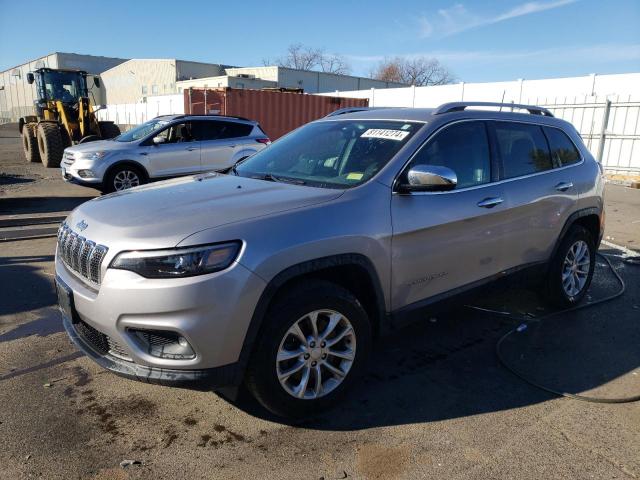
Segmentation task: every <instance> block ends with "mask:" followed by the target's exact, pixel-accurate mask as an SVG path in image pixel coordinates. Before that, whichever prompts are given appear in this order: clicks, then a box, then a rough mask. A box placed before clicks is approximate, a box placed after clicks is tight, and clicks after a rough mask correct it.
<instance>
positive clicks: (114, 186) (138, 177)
mask: <svg viewBox="0 0 640 480" xmlns="http://www.w3.org/2000/svg"><path fill="white" fill-rule="evenodd" d="M145 183H147V177H146V175H145V174H144V173H143V172H142V170H141V169H140V168H138V167H136V166H134V165H127V164H125V165H120V166H117V167H115V168H113V169H111V170H109V172H107V175H106V176H105V179H104V183H103V184H102V189H101V190H102V192H103V193H112V192H121V191H123V190H128V189H129V188H133V187H137V186H138V185H144V184H145Z"/></svg>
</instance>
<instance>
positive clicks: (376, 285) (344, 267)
mask: <svg viewBox="0 0 640 480" xmlns="http://www.w3.org/2000/svg"><path fill="white" fill-rule="evenodd" d="M309 279H322V280H328V281H331V282H333V283H336V284H337V285H340V286H341V287H343V288H345V289H347V290H349V291H350V292H351V293H353V295H355V296H356V298H358V300H359V301H360V303H361V304H362V306H363V308H364V309H365V311H366V312H367V314H368V316H369V318H370V320H371V323H372V325H371V326H372V329H373V332H374V335H378V334H380V333H381V331H384V329H386V319H387V315H386V309H385V304H384V294H383V290H382V285H381V283H380V279H379V278H378V274H377V273H376V271H375V268H374V266H373V263H372V262H371V260H369V259H368V258H367V257H366V256H364V255H362V254H358V253H348V254H340V255H332V256H328V257H322V258H318V259H314V260H309V261H305V262H302V263H299V264H296V265H293V266H290V267H288V268H286V269H284V270H283V271H281V272H280V273H278V274H277V275H276V276H275V277H273V279H271V281H270V282H269V283H268V284H267V286H266V287H265V289H264V290H263V292H262V295H261V296H260V299H259V300H258V303H257V305H256V308H255V309H254V312H253V316H252V317H251V321H250V323H249V328H248V329H247V333H246V335H245V339H244V342H243V345H242V351H241V353H240V359H239V363H240V365H241V368H240V369H239V372H241V375H244V371H245V367H246V366H247V364H248V362H249V359H250V358H251V354H252V353H253V349H254V346H255V343H256V342H255V340H256V339H257V338H258V336H259V333H260V332H261V330H262V329H263V328H264V326H265V322H264V319H265V317H266V314H267V312H268V311H269V307H270V306H271V305H273V303H274V302H275V301H277V300H278V298H280V296H281V295H284V294H285V292H286V290H287V287H289V286H290V285H292V284H293V283H297V282H300V281H305V280H309ZM237 380H238V383H239V382H241V380H242V379H241V378H238V379H237Z"/></svg>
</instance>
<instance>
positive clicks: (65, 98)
mask: <svg viewBox="0 0 640 480" xmlns="http://www.w3.org/2000/svg"><path fill="white" fill-rule="evenodd" d="M93 81H94V83H95V85H96V86H97V87H99V86H100V81H99V79H98V78H95V77H94V80H93ZM27 82H29V83H30V84H33V83H34V82H35V84H36V101H35V108H36V115H28V116H26V117H22V118H20V120H19V122H18V128H19V130H20V133H21V134H22V144H23V146H24V154H25V157H26V158H27V161H29V162H38V161H40V160H41V161H42V164H43V165H44V166H45V167H58V166H60V161H61V160H62V154H63V152H64V149H65V148H67V147H69V146H71V145H74V144H76V143H84V142H90V141H93V140H100V139H108V138H113V137H117V136H118V135H120V128H118V126H117V125H116V124H114V123H113V122H100V121H98V119H97V117H96V112H97V109H96V108H95V107H94V106H93V105H92V104H91V102H90V101H89V94H88V88H87V72H83V71H79V70H57V69H53V68H39V69H38V70H35V71H34V72H29V73H28V74H27Z"/></svg>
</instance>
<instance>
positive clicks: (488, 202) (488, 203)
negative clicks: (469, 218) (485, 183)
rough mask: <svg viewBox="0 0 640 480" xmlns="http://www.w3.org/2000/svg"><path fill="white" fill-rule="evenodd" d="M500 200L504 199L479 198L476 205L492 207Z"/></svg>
mask: <svg viewBox="0 0 640 480" xmlns="http://www.w3.org/2000/svg"><path fill="white" fill-rule="evenodd" d="M502 202H504V200H503V199H502V198H500V197H489V198H485V199H484V200H480V201H479V202H478V206H479V207H483V208H493V207H495V206H496V205H500V204H501V203H502Z"/></svg>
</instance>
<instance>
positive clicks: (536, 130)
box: [494, 122, 553, 178]
mask: <svg viewBox="0 0 640 480" xmlns="http://www.w3.org/2000/svg"><path fill="white" fill-rule="evenodd" d="M494 125H495V132H496V138H497V141H498V148H499V150H500V156H501V158H502V164H503V168H504V178H514V177H521V176H523V175H530V174H532V173H538V172H544V171H546V170H551V169H552V168H553V163H552V162H551V155H550V153H549V147H548V145H547V139H546V138H545V136H544V134H543V133H542V128H541V127H539V126H538V125H532V124H527V123H518V122H494Z"/></svg>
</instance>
